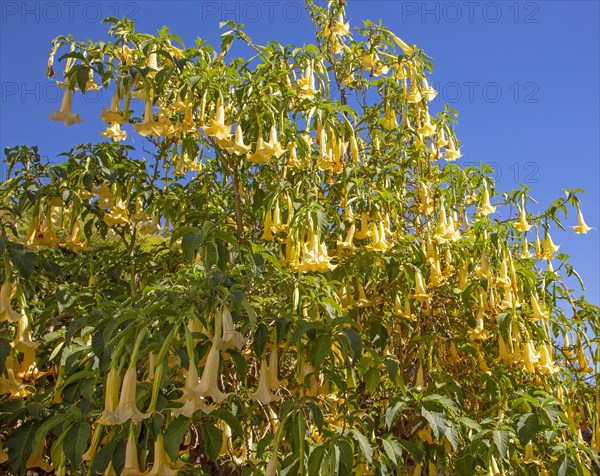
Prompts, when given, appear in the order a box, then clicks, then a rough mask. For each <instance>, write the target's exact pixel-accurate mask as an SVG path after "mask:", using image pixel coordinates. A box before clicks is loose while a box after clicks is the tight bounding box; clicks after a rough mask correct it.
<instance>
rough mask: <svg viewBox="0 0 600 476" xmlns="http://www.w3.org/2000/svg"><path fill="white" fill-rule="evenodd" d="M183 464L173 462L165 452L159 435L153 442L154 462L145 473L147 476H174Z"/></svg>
mask: <svg viewBox="0 0 600 476" xmlns="http://www.w3.org/2000/svg"><path fill="white" fill-rule="evenodd" d="M181 466H183V462H181V461H178V462H174V461H172V460H171V458H169V455H167V453H166V452H165V447H164V443H163V435H162V433H159V434H158V436H157V437H156V440H155V441H154V462H153V463H152V468H151V469H150V471H148V472H146V473H145V474H147V475H148V476H175V475H176V474H177V473H178V472H179V468H180V467H181Z"/></svg>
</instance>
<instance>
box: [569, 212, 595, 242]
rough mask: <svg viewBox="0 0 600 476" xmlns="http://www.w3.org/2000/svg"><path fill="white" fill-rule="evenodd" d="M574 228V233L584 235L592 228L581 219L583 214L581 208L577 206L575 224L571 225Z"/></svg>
mask: <svg viewBox="0 0 600 476" xmlns="http://www.w3.org/2000/svg"><path fill="white" fill-rule="evenodd" d="M572 228H573V229H574V230H575V233H576V234H578V235H585V234H586V233H587V232H588V231H590V230H591V229H592V228H591V227H589V226H587V224H586V223H585V221H584V220H583V214H582V213H581V209H580V208H579V207H577V226H573V227H572Z"/></svg>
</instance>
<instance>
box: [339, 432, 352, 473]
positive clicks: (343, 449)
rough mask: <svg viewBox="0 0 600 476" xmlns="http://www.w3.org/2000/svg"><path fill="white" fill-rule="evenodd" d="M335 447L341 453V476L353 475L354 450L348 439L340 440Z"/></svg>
mask: <svg viewBox="0 0 600 476" xmlns="http://www.w3.org/2000/svg"><path fill="white" fill-rule="evenodd" d="M335 446H336V447H337V448H338V450H339V452H340V466H339V474H340V475H345V474H347V475H351V474H352V466H353V464H354V448H353V447H352V444H351V443H350V442H349V441H348V440H347V439H346V438H340V439H339V440H337V441H336V442H335Z"/></svg>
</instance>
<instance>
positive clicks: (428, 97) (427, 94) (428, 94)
mask: <svg viewBox="0 0 600 476" xmlns="http://www.w3.org/2000/svg"><path fill="white" fill-rule="evenodd" d="M421 96H423V98H424V99H425V101H427V102H429V101H433V100H434V99H435V97H436V96H437V91H436V90H435V89H433V88H432V87H431V86H430V85H429V83H428V82H427V78H423V81H422V84H421ZM440 147H443V146H441V145H440Z"/></svg>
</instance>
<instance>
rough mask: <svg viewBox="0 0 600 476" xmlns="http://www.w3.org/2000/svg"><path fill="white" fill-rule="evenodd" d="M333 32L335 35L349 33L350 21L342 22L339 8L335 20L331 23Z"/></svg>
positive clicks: (342, 16)
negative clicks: (333, 23)
mask: <svg viewBox="0 0 600 476" xmlns="http://www.w3.org/2000/svg"><path fill="white" fill-rule="evenodd" d="M333 33H334V35H337V36H347V35H349V34H350V22H346V23H344V14H343V13H342V11H341V10H340V12H339V13H338V19H337V22H335V25H333Z"/></svg>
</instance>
